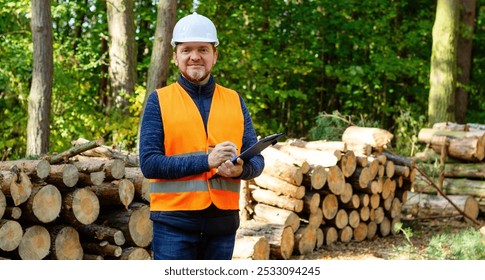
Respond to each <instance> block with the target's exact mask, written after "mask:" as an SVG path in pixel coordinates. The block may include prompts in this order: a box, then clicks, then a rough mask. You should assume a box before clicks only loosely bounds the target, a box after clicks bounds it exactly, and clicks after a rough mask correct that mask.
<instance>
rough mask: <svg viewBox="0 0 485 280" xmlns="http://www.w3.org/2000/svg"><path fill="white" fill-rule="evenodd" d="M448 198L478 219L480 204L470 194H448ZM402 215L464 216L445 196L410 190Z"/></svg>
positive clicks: (408, 216) (403, 205)
mask: <svg viewBox="0 0 485 280" xmlns="http://www.w3.org/2000/svg"><path fill="white" fill-rule="evenodd" d="M448 198H449V199H451V200H452V202H453V203H454V204H455V205H457V206H458V208H459V209H461V210H462V211H463V212H464V213H466V214H467V215H469V216H470V217H472V218H473V219H476V218H477V217H478V214H479V210H480V208H479V205H478V202H477V201H476V199H475V198H474V197H472V196H469V195H448ZM402 215H403V216H406V217H407V218H436V217H462V215H461V213H459V212H458V211H457V210H456V208H455V207H453V206H452V205H451V204H450V202H449V201H448V200H446V199H445V198H444V197H442V196H439V195H434V194H425V193H415V192H409V193H408V199H407V201H406V202H405V203H404V204H402Z"/></svg>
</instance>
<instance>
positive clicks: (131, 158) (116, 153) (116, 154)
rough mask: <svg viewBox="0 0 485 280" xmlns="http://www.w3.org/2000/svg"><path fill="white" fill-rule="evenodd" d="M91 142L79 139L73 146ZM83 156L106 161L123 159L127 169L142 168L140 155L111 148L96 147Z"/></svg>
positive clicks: (73, 142) (82, 154) (84, 152)
mask: <svg viewBox="0 0 485 280" xmlns="http://www.w3.org/2000/svg"><path fill="white" fill-rule="evenodd" d="M88 142H89V141H88V140H86V139H83V138H79V139H77V140H75V141H72V142H71V144H73V145H80V144H84V143H88ZM81 156H86V157H101V158H106V159H121V160H122V161H123V162H124V163H125V166H126V167H137V166H140V162H139V160H138V155H135V154H130V153H128V152H125V151H120V150H116V149H113V148H111V147H108V146H105V145H101V146H99V147H95V148H92V149H89V150H86V151H83V152H82V153H81Z"/></svg>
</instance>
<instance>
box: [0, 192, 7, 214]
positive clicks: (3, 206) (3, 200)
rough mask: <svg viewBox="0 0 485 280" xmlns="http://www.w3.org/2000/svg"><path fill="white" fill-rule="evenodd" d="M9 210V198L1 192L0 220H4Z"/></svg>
mask: <svg viewBox="0 0 485 280" xmlns="http://www.w3.org/2000/svg"><path fill="white" fill-rule="evenodd" d="M6 209H7V198H6V197H5V195H4V194H3V192H2V191H1V190H0V220H1V219H2V217H3V215H4V214H5V211H6Z"/></svg>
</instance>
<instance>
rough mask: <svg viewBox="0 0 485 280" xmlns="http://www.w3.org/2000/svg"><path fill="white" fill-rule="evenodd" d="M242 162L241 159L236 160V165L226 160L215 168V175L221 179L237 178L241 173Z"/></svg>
mask: <svg viewBox="0 0 485 280" xmlns="http://www.w3.org/2000/svg"><path fill="white" fill-rule="evenodd" d="M243 164H244V161H243V160H242V159H241V158H237V162H236V164H233V163H232V161H230V160H226V161H225V162H224V163H223V164H221V165H220V166H219V167H218V168H217V174H219V175H221V176H222V177H239V176H240V175H241V173H242V172H243Z"/></svg>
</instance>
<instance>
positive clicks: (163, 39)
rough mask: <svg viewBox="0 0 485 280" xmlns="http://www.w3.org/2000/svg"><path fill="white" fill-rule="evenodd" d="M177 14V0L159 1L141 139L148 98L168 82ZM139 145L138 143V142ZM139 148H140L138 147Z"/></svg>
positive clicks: (144, 102) (143, 109)
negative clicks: (171, 43) (171, 42)
mask: <svg viewBox="0 0 485 280" xmlns="http://www.w3.org/2000/svg"><path fill="white" fill-rule="evenodd" d="M176 16H177V0H160V2H159V3H158V16H157V26H156V29H155V39H154V40H153V50H152V56H151V60H150V68H149V69H148V78H147V88H146V94H145V100H144V101H143V108H142V113H141V117H140V122H139V123H140V125H139V128H138V137H137V139H140V137H139V136H140V128H141V123H142V121H143V112H144V111H145V105H146V100H147V99H148V96H149V94H150V93H151V92H152V91H153V90H155V89H157V88H160V87H163V86H165V85H166V84H167V76H168V69H169V64H170V59H171V53H172V47H171V45H170V41H171V40H172V32H173V27H174V26H175V22H176V19H177V18H176ZM137 147H138V144H137ZM137 150H138V149H137Z"/></svg>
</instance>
